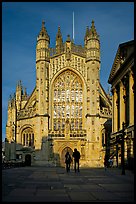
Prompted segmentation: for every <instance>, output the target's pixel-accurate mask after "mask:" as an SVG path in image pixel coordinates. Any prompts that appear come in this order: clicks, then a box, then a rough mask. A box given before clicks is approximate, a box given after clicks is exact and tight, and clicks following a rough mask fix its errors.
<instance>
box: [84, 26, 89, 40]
mask: <svg viewBox="0 0 136 204" xmlns="http://www.w3.org/2000/svg"><path fill="white" fill-rule="evenodd" d="M88 36H89V26H87V27H86V33H85V37H84V40H86V39H87V37H88Z"/></svg>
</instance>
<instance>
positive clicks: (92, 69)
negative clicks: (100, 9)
mask: <svg viewBox="0 0 136 204" xmlns="http://www.w3.org/2000/svg"><path fill="white" fill-rule="evenodd" d="M84 46H85V50H86V67H87V86H88V89H87V115H86V117H87V123H88V124H92V123H95V124H96V126H99V122H98V121H99V120H98V116H99V113H100V110H99V80H100V76H99V71H100V41H99V35H98V34H97V31H96V28H95V25H94V21H92V25H91V28H90V29H89V27H87V29H86V33H85V38H84ZM87 135H91V138H89V137H88V139H89V140H90V139H91V140H92V141H94V140H96V138H97V135H95V129H94V127H93V125H90V130H89V129H88V133H87Z"/></svg>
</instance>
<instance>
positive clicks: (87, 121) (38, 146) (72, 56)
mask: <svg viewBox="0 0 136 204" xmlns="http://www.w3.org/2000/svg"><path fill="white" fill-rule="evenodd" d="M111 109H112V107H111V99H110V96H109V95H108V94H106V92H105V91H104V89H103V88H102V85H101V83H100V40H99V35H98V34H97V31H96V28H95V25H94V21H92V25H91V27H90V28H89V27H88V26H87V29H86V33H85V36H84V46H81V45H75V44H74V42H73V40H71V39H70V36H69V35H68V36H67V40H66V42H63V38H62V34H61V30H60V27H58V32H57V34H56V46H55V48H52V47H50V37H49V35H48V33H47V30H46V28H45V24H44V22H43V23H42V28H41V30H40V33H39V35H38V37H37V45H36V86H35V87H34V89H33V92H32V93H31V95H30V96H28V95H27V93H26V90H25V89H24V88H23V86H22V83H21V81H19V82H18V84H17V86H16V92H15V94H14V96H13V97H11V98H10V100H9V102H8V119H7V124H6V141H7V144H6V147H7V149H6V158H7V160H8V159H9V160H12V159H17V158H18V159H22V160H25V159H26V157H27V156H28V157H29V158H30V159H31V164H32V165H33V164H34V165H46V164H48V165H61V166H64V155H65V152H66V151H67V149H68V150H69V151H70V153H71V154H72V152H73V151H74V148H77V149H78V150H79V151H80V153H81V159H80V166H93V167H98V166H103V158H104V147H103V145H102V143H103V141H102V140H103V138H102V130H103V128H104V124H105V123H106V121H107V120H109V119H111V112H112V110H111Z"/></svg>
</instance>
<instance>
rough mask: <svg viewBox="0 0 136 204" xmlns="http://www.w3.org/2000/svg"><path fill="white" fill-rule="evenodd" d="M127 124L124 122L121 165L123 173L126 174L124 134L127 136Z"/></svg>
mask: <svg viewBox="0 0 136 204" xmlns="http://www.w3.org/2000/svg"><path fill="white" fill-rule="evenodd" d="M125 125H126V123H124V122H123V123H122V142H121V166H122V175H125V160H124V136H125Z"/></svg>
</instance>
